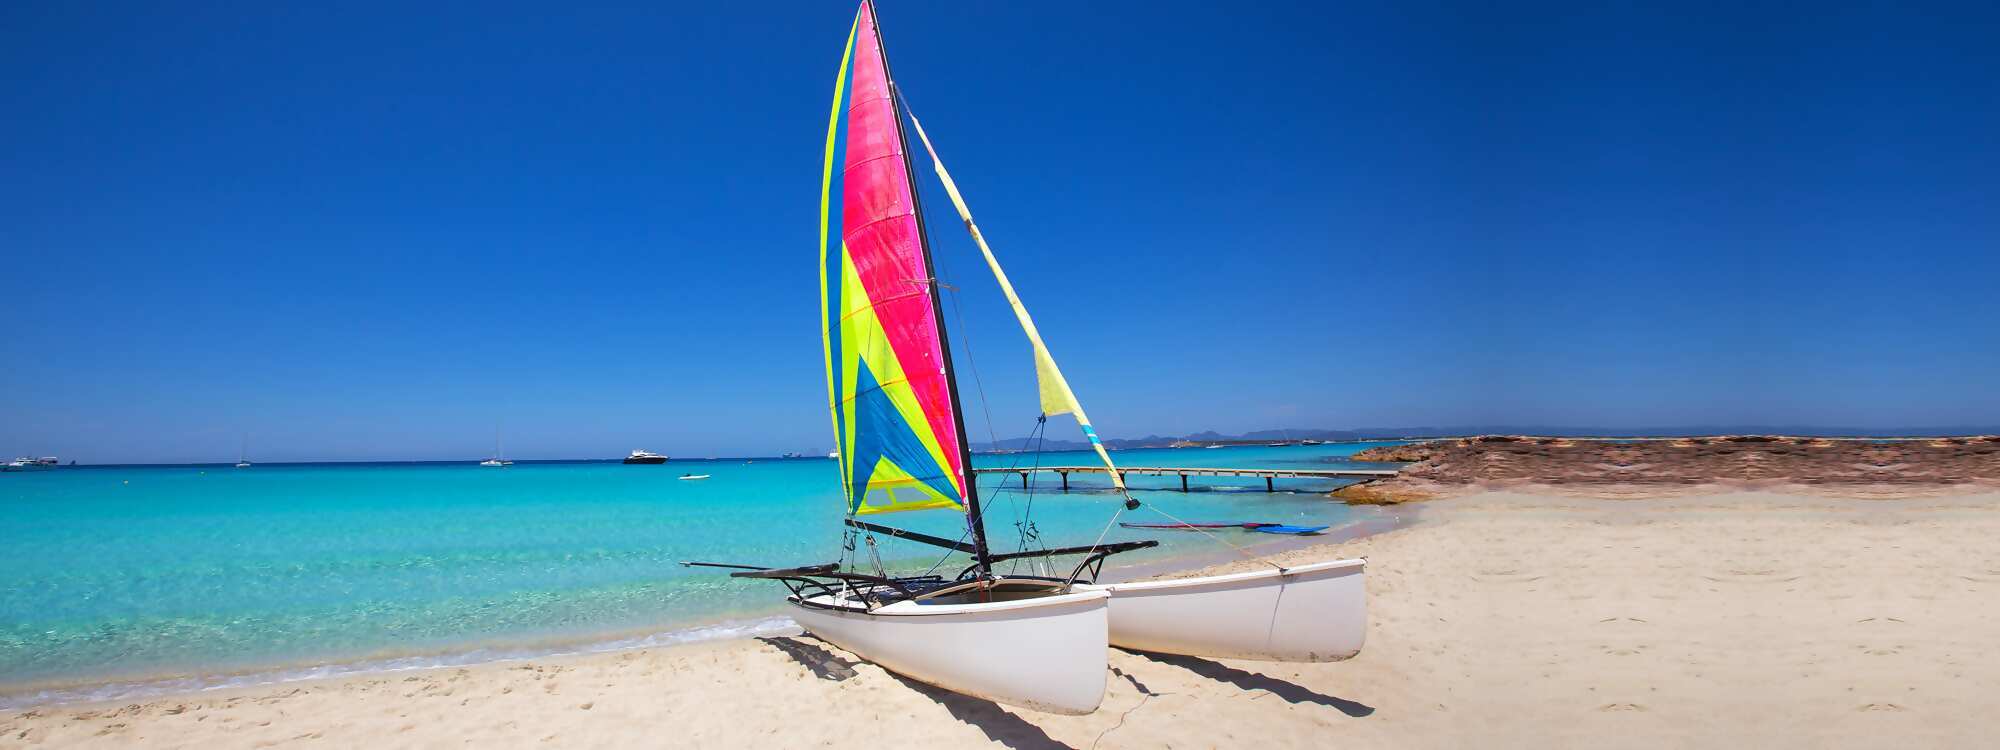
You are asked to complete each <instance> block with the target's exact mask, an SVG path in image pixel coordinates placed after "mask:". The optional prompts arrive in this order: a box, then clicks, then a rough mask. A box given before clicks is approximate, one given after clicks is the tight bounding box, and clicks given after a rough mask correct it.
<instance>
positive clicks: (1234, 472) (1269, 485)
mask: <svg viewBox="0 0 2000 750" xmlns="http://www.w3.org/2000/svg"><path fill="white" fill-rule="evenodd" d="M1050 472H1053V473H1056V474H1060V475H1062V488H1063V489H1064V490H1068V489H1069V475H1070V474H1109V473H1111V470H1110V469H1106V468H1104V467H1102V466H1036V467H1031V468H1026V469H1023V468H1012V469H1009V468H1003V467H995V468H975V469H973V470H972V473H974V474H1019V475H1021V486H1023V487H1026V486H1028V475H1029V474H1037V473H1050ZM1133 474H1137V475H1139V476H1142V477H1167V476H1176V475H1178V476H1179V477H1180V478H1181V491H1182V492H1186V491H1188V477H1263V478H1264V491H1266V492H1276V491H1277V485H1276V481H1277V480H1279V479H1349V478H1359V479H1365V480H1368V481H1374V480H1377V479H1387V478H1389V477H1393V476H1395V475H1396V470H1395V469H1219V468H1210V467H1204V466H1189V467H1173V466H1123V467H1119V469H1118V478H1119V479H1120V480H1121V481H1122V480H1124V479H1125V478H1127V477H1130V476H1131V475H1133Z"/></svg>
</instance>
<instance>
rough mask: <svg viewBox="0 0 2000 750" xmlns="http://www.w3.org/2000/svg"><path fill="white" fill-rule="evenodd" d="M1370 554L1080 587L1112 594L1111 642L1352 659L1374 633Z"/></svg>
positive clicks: (1198, 652)
mask: <svg viewBox="0 0 2000 750" xmlns="http://www.w3.org/2000/svg"><path fill="white" fill-rule="evenodd" d="M1365 565H1366V561H1364V560H1335V561H1332V562H1322V563H1313V564H1311V565H1303V566H1299V567H1295V568H1290V569H1288V570H1287V571H1285V572H1282V573H1281V572H1279V571H1277V570H1275V569H1273V570H1263V571H1255V572H1250V573H1233V574H1228V575H1219V576H1207V577H1204V578H1183V579H1178V580H1171V581H1145V582H1137V583H1112V584H1101V585H1094V586H1082V585H1079V586H1078V587H1077V588H1079V589H1092V590H1103V591H1107V592H1110V594H1111V607H1110V625H1111V634H1110V640H1111V644H1112V645H1115V646H1119V647H1121V648H1129V649H1133V650H1137V651H1153V652H1157V653H1166V654H1184V655H1188V656H1207V657H1219V658H1225V659H1251V660H1255V661H1294V662H1326V661H1341V660H1343V659H1349V658H1352V657H1353V656H1354V655H1355V654H1357V653H1360V652H1361V644H1362V642H1363V641H1364V640H1366V638H1367V635H1368V593H1367V590H1366V588H1364V586H1363V583H1362V582H1363V575H1362V573H1363V570H1362V569H1363V567H1364V566H1365Z"/></svg>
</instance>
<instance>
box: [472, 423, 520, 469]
mask: <svg viewBox="0 0 2000 750" xmlns="http://www.w3.org/2000/svg"><path fill="white" fill-rule="evenodd" d="M500 455H501V453H500V428H498V427H495V428H493V457H492V458H489V459H486V460H484V461H481V462H479V465H480V466H485V467H489V468H497V467H501V466H513V465H514V462H513V461H509V460H507V459H504V458H501V457H500Z"/></svg>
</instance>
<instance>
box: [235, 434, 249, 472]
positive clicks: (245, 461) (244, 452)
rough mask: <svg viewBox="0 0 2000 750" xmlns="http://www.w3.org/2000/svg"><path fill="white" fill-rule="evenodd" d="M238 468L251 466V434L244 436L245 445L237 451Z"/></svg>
mask: <svg viewBox="0 0 2000 750" xmlns="http://www.w3.org/2000/svg"><path fill="white" fill-rule="evenodd" d="M236 468H238V469H248V468H250V436H249V435H244V436H243V446H242V447H241V448H239V449H237V451H236Z"/></svg>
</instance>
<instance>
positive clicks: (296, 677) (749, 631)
mask: <svg viewBox="0 0 2000 750" xmlns="http://www.w3.org/2000/svg"><path fill="white" fill-rule="evenodd" d="M798 631H799V626H798V624H797V623H795V622H793V621H792V619H791V618H789V617H766V618H762V619H757V620H746V621H733V622H724V623H717V624H714V625H705V626H702V627H697V628H684V629H679V630H667V631H661V632H657V633H647V634H644V635H637V636H628V637H622V638H612V639H608V640H595V641H583V642H573V643H565V644H559V645H547V646H541V647H520V648H477V649H470V650H466V651H453V652H447V653H442V654H432V655H425V656H404V657H396V658H388V659H366V660H361V661H353V662H341V663H334V664H317V665H313V666H308V667H295V668H287V669H273V670H262V671H254V672H243V673H236V674H213V675H200V676H189V677H168V678H161V679H153V680H126V681H118V682H108V683H97V684H89V685H76V686H64V687H48V688H40V689H30V690H20V691H10V692H0V711H17V710H21V709H26V708H36V707H41V706H51V705H60V704H66V703H97V702H103V701H123V700H137V699H145V698H153V697H158V696H162V695H173V694H184V693H198V692H205V691H210V690H224V689H229V688H240V687H256V686H259V685H277V684H282V683H287V682H299V681H303V680H319V679H325V678H329V677H350V676H356V675H368V674H383V673H389V672H407V671H412V670H420V669H437V668H439V667H468V666H474V665H480V664H491V663H495V662H506V661H521V660H525V659H545V658H549V657H556V656H571V655H575V654H595V653H604V652H607V651H627V650H632V649H642V648H659V647H663V646H674V645H680V644H686V643H700V642H704V641H720V640H730V639H738V638H755V637H758V636H767V635H784V634H787V633H796V632H798Z"/></svg>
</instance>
